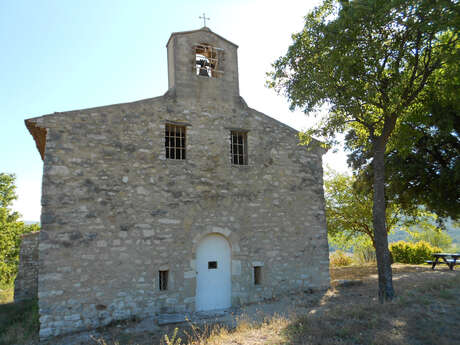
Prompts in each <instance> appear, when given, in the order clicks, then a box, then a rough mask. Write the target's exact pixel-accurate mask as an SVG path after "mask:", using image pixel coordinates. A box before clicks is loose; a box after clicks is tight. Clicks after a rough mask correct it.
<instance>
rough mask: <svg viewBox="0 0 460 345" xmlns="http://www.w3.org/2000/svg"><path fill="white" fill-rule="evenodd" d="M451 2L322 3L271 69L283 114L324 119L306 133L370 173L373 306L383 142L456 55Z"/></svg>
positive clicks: (382, 231) (385, 289)
mask: <svg viewBox="0 0 460 345" xmlns="http://www.w3.org/2000/svg"><path fill="white" fill-rule="evenodd" d="M459 22H460V20H459V4H458V1H456V0H433V1H422V0H388V1H378V0H354V1H345V0H344V1H336V0H325V1H324V2H323V3H322V4H321V5H320V6H318V7H316V8H315V9H314V10H313V11H312V12H310V13H309V14H308V15H307V16H306V17H305V26H304V29H303V30H302V31H301V32H299V33H297V34H294V35H293V40H294V42H293V44H292V45H291V46H290V47H289V49H288V52H287V54H286V55H285V56H283V57H280V58H279V59H278V60H277V61H276V62H275V63H274V64H273V67H274V71H273V72H272V73H271V74H270V76H271V80H270V81H269V82H268V83H269V86H272V87H275V89H276V90H277V91H278V92H283V93H284V94H285V95H286V96H287V97H288V99H289V101H290V105H291V108H292V109H293V108H296V107H299V108H302V109H303V110H304V112H305V113H307V114H308V113H311V112H312V111H313V110H319V109H320V108H321V107H322V106H323V105H326V106H327V107H328V113H327V114H326V115H325V116H324V117H323V119H322V121H321V122H320V124H319V125H318V126H317V127H315V128H312V129H310V130H309V131H308V132H307V135H308V136H309V137H310V138H311V137H312V136H320V137H322V138H323V140H325V142H326V144H335V143H337V139H336V137H337V134H338V133H345V134H346V135H345V145H346V148H347V149H349V150H350V151H353V152H354V153H355V159H356V160H357V161H360V163H361V167H360V169H365V168H366V167H369V168H370V169H371V171H372V178H373V181H372V192H373V210H372V214H373V220H372V223H373V228H374V238H375V244H376V256H377V266H378V276H379V280H378V284H379V300H380V302H382V303H383V302H384V301H385V300H391V299H393V297H394V288H393V281H392V271H391V259H390V252H389V250H388V236H387V226H386V224H385V219H386V217H385V215H386V201H385V181H386V180H385V154H386V152H387V149H388V143H389V141H390V139H391V138H392V135H393V133H394V132H395V130H397V129H398V127H399V126H400V123H401V121H403V120H404V119H405V118H406V117H407V116H408V113H409V112H410V110H411V109H412V107H414V106H416V105H417V104H419V103H420V102H422V101H423V99H422V97H421V93H422V91H423V90H424V89H425V88H426V86H427V83H428V82H430V80H431V78H432V77H433V73H435V72H436V71H437V70H439V69H441V68H442V67H443V66H444V64H445V63H446V61H448V60H449V59H451V58H452V56H453V55H454V54H455V53H456V51H457V50H458V42H459V35H458V26H459Z"/></svg>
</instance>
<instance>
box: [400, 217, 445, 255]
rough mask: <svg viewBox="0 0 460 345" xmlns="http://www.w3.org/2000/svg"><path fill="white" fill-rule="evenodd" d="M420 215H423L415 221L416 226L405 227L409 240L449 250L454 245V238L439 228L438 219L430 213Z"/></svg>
mask: <svg viewBox="0 0 460 345" xmlns="http://www.w3.org/2000/svg"><path fill="white" fill-rule="evenodd" d="M419 213H420V214H421V215H420V216H419V217H417V219H416V220H415V221H414V223H415V224H414V225H409V226H406V227H403V229H405V230H406V232H407V233H408V234H409V237H408V240H409V241H410V242H413V243H417V242H420V241H424V242H428V243H429V244H431V245H432V246H434V247H439V248H441V249H442V250H448V249H449V248H450V247H451V245H452V237H450V236H449V235H448V234H447V233H446V232H445V231H443V229H442V228H441V227H439V226H438V223H437V219H438V217H437V216H436V215H435V214H433V213H430V212H424V211H421V212H419Z"/></svg>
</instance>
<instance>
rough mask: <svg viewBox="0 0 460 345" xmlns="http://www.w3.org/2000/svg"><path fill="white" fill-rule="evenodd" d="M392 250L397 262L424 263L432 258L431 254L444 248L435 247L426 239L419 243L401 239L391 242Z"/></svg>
mask: <svg viewBox="0 0 460 345" xmlns="http://www.w3.org/2000/svg"><path fill="white" fill-rule="evenodd" d="M390 252H391V254H392V255H393V260H394V261H395V262H401V263H403V264H422V263H424V262H425V261H426V260H430V259H431V258H432V256H431V254H433V253H439V252H442V249H441V248H438V247H433V246H431V245H430V244H429V243H427V242H425V241H420V242H417V243H410V242H405V241H399V242H395V243H391V244H390Z"/></svg>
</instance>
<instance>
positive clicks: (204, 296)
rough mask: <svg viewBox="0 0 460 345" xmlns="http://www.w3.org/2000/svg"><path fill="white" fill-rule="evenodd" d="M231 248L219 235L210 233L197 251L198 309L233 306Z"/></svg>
mask: <svg viewBox="0 0 460 345" xmlns="http://www.w3.org/2000/svg"><path fill="white" fill-rule="evenodd" d="M230 263H231V250H230V245H229V243H228V241H227V240H226V239H225V238H224V237H223V236H219V235H208V236H206V237H205V238H204V239H203V240H202V241H201V242H200V244H199V245H198V247H197V251H196V270H197V276H196V310H198V311H205V310H215V309H224V308H229V307H230V306H231V293H232V286H231V268H230Z"/></svg>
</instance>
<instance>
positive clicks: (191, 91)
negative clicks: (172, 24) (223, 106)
mask: <svg viewBox="0 0 460 345" xmlns="http://www.w3.org/2000/svg"><path fill="white" fill-rule="evenodd" d="M166 48H167V51H168V84H169V90H170V91H172V92H174V93H175V95H176V97H178V98H194V99H196V100H197V101H210V100H216V101H217V100H218V101H225V102H233V101H235V100H236V98H238V96H239V85H238V56H237V49H238V46H237V45H235V44H234V43H232V42H230V41H228V40H226V39H225V38H223V37H221V36H219V35H217V34H215V33H214V32H212V31H211V30H210V29H209V28H207V27H203V28H201V29H199V30H194V31H184V32H175V33H172V34H171V37H170V38H169V40H168V43H167V45H166Z"/></svg>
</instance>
